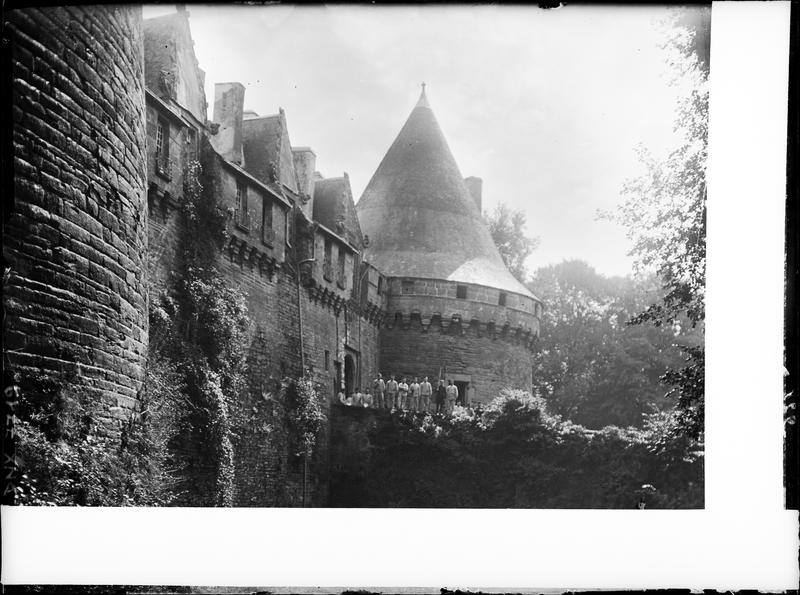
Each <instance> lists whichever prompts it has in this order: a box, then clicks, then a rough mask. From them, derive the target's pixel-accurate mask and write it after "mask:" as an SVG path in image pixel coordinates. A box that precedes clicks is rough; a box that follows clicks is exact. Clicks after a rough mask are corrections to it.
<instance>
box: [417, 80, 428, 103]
mask: <svg viewBox="0 0 800 595" xmlns="http://www.w3.org/2000/svg"><path fill="white" fill-rule="evenodd" d="M416 107H427V108H428V109H430V107H431V106H430V105H428V97H427V96H426V95H425V83H424V82H423V83H422V93H420V95H419V101H417V105H416Z"/></svg>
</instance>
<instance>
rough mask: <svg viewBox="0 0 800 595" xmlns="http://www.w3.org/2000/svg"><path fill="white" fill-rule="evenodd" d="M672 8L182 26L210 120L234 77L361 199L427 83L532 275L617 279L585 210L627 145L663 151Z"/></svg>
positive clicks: (193, 14) (605, 188)
mask: <svg viewBox="0 0 800 595" xmlns="http://www.w3.org/2000/svg"><path fill="white" fill-rule="evenodd" d="M172 10H174V7H167V6H159V7H156V6H145V10H144V16H145V17H146V18H147V17H150V16H158V15H160V14H163V13H165V12H170V11H172ZM670 10H673V9H670V8H668V7H666V6H647V5H645V6H638V7H628V6H616V7H614V6H567V7H562V8H559V9H557V10H542V9H539V8H536V7H526V6H394V7H385V6H384V7H374V6H328V7H293V6H282V5H275V6H257V7H254V6H214V5H191V6H190V7H189V15H190V18H189V20H190V25H191V29H192V36H193V38H194V41H195V52H196V54H197V58H198V61H199V64H200V67H201V68H202V69H203V70H204V71H205V72H206V97H207V98H208V101H209V118H211V117H212V116H213V113H212V110H213V98H214V91H213V89H214V84H215V83H220V82H231V81H238V82H241V83H242V84H243V85H244V86H245V89H246V92H245V109H252V110H254V111H256V112H257V113H259V114H260V115H267V114H273V113H277V111H278V108H279V107H282V108H283V109H284V110H285V113H286V118H287V123H288V127H289V137H290V140H291V143H292V145H293V146H310V147H311V148H312V149H313V150H314V152H315V153H316V155H317V170H318V171H320V173H321V174H322V175H324V176H326V177H327V176H331V177H332V176H340V175H342V173H343V172H347V173H348V174H349V176H350V183H351V186H352V190H353V197H354V199H355V200H358V198H359V197H360V196H361V193H362V192H363V190H364V188H365V187H366V185H367V183H368V182H369V180H370V178H371V176H372V174H373V173H374V171H375V170H376V168H377V167H378V164H379V163H380V160H381V159H382V158H383V156H384V155H385V153H386V151H387V150H388V148H389V146H390V145H391V143H392V141H393V140H394V138H395V137H396V136H397V134H398V132H399V131H400V128H401V127H402V126H403V124H404V123H405V121H406V119H407V117H408V115H409V114H410V112H411V110H412V109H413V107H414V104H415V103H416V101H417V99H418V97H419V94H420V83H421V82H423V81H424V82H425V83H426V85H427V87H426V92H427V96H428V100H429V102H430V104H431V107H432V109H433V111H434V114H435V115H436V118H437V120H438V121H439V124H440V126H441V128H442V130H443V132H444V135H445V137H446V138H447V141H448V144H449V146H450V149H451V151H452V153H453V155H454V157H455V159H456V162H457V163H458V165H459V168H460V170H461V173H462V175H463V176H464V177H467V176H477V177H480V178H482V179H483V208H484V210H492V209H493V208H494V207H495V206H496V205H497V204H498V203H501V202H503V203H506V204H507V205H508V206H510V207H511V208H513V209H517V210H522V211H524V212H525V214H526V217H527V222H528V233H529V235H532V236H538V237H539V238H540V246H539V247H538V248H537V249H536V250H535V251H534V252H533V254H532V255H531V256H530V258H529V259H528V261H527V265H528V268H529V269H530V270H534V269H536V268H538V267H540V266H546V265H549V264H556V263H559V262H561V261H562V260H565V259H572V258H578V259H583V260H586V261H587V262H588V263H589V264H591V265H592V266H594V267H595V268H596V269H597V270H598V271H599V272H601V273H604V274H606V275H624V274H627V273H629V272H631V270H632V260H631V258H630V257H629V256H628V254H627V253H628V251H629V249H630V243H629V241H628V240H627V239H626V237H625V230H624V229H623V228H622V227H621V226H619V225H617V224H615V223H611V222H608V221H605V220H598V217H597V212H598V210H613V209H614V208H615V206H616V205H618V204H619V203H620V202H621V201H622V198H621V196H620V189H621V187H622V185H623V183H624V181H625V180H626V179H628V178H630V177H633V176H635V175H637V173H640V171H641V170H640V166H639V163H638V159H637V157H636V153H635V148H636V147H637V145H639V144H641V145H643V146H645V147H647V148H648V149H650V150H651V151H652V152H654V153H655V154H656V155H659V154H664V153H665V151H666V150H667V149H668V148H669V147H670V146H672V145H673V144H674V143H675V142H676V139H675V136H674V133H673V122H674V109H675V104H676V98H677V94H678V93H679V89H678V88H676V87H674V86H670V84H669V80H670V77H669V72H668V67H667V65H666V62H665V53H664V50H663V49H662V48H661V47H660V45H659V44H660V42H661V41H663V39H664V36H665V35H666V34H667V33H666V32H665V31H664V29H663V27H659V23H660V22H663V20H664V19H665V18H666V17H667V16H668V14H669V12H670Z"/></svg>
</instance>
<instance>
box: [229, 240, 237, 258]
mask: <svg viewBox="0 0 800 595" xmlns="http://www.w3.org/2000/svg"><path fill="white" fill-rule="evenodd" d="M237 243H238V240H237V239H236V236H231V239H230V240H229V241H228V246H227V248H228V258H229V259H230V261H231V262H233V257H234V255H235V254H236V244H237Z"/></svg>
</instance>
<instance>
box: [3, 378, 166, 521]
mask: <svg viewBox="0 0 800 595" xmlns="http://www.w3.org/2000/svg"><path fill="white" fill-rule="evenodd" d="M17 413H18V417H17V420H16V422H15V425H14V430H15V438H16V440H15V447H16V448H15V458H16V465H17V481H16V485H15V494H14V495H15V501H16V503H17V504H33V505H58V506H69V505H79V506H134V505H138V506H142V505H149V506H153V505H164V504H169V503H170V502H171V501H172V499H173V494H172V492H171V478H170V476H169V473H168V472H167V471H166V461H167V458H168V456H167V451H166V443H165V442H166V441H165V435H164V434H163V433H162V431H161V430H162V429H161V428H158V427H153V426H151V425H148V424H142V423H135V422H134V421H133V420H131V422H130V423H129V424H127V426H126V427H124V428H123V429H122V435H121V440H120V441H119V443H116V442H108V441H107V440H106V439H104V438H103V437H102V432H98V431H97V424H98V414H99V411H98V408H97V406H96V404H94V403H90V402H89V401H88V399H86V398H85V397H84V396H83V395H81V394H71V393H65V392H64V391H63V389H61V388H60V387H59V386H57V384H56V383H55V382H54V381H52V380H49V379H43V378H25V379H23V381H22V383H21V390H20V400H19V403H18V411H17Z"/></svg>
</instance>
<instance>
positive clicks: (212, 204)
mask: <svg viewBox="0 0 800 595" xmlns="http://www.w3.org/2000/svg"><path fill="white" fill-rule="evenodd" d="M204 148H205V149H207V147H204ZM204 152H205V153H206V154H211V153H209V152H208V151H207V150H206V151H204ZM212 158H213V157H212ZM217 195H218V192H217V189H216V188H215V181H214V178H213V176H212V175H209V174H207V173H205V172H204V168H203V167H201V165H200V163H197V162H192V163H190V164H189V165H188V166H187V168H186V171H185V175H184V188H183V198H182V202H181V226H180V228H179V229H180V231H179V235H178V256H179V266H178V267H177V268H176V270H175V271H174V273H173V278H172V279H171V280H170V282H169V286H168V289H167V290H166V291H163V290H162V291H160V292H158V293H156V294H155V295H152V296H151V333H150V334H151V336H150V348H151V357H155V358H157V359H159V358H160V359H162V360H167V361H169V362H170V363H171V365H172V366H174V369H175V370H176V372H177V373H178V375H179V376H180V378H181V381H182V383H183V386H184V404H185V414H184V416H183V417H182V419H181V420H180V422H179V424H178V425H179V426H180V427H181V431H180V432H179V433H178V434H177V435H176V436H175V439H174V440H173V443H172V447H173V451H174V452H176V453H178V454H177V455H176V457H177V458H178V459H180V460H179V462H178V463H177V466H178V467H179V468H181V469H183V470H184V471H185V470H188V469H189V468H191V469H192V470H193V471H194V472H197V471H198V470H200V471H201V474H202V475H205V476H206V477H205V478H200V477H195V476H193V477H191V478H190V477H188V474H187V473H180V472H179V474H180V475H182V476H183V480H184V484H185V487H186V489H185V490H184V493H183V498H184V500H186V502H185V503H187V504H201V505H214V506H231V505H233V492H234V465H235V461H234V448H233V441H234V435H235V432H236V428H237V426H238V425H239V424H238V419H239V417H241V415H240V413H239V408H238V398H237V397H238V395H239V394H240V393H241V391H243V390H244V388H245V350H246V347H245V346H246V344H247V341H246V339H247V335H248V330H249V319H248V312H247V305H246V302H245V297H244V295H243V294H242V293H241V291H239V290H238V289H237V288H231V287H228V286H227V285H226V283H225V282H224V281H223V279H222V275H221V274H220V273H219V271H218V270H217V268H216V260H217V256H218V254H219V249H220V247H221V246H222V244H223V242H224V240H225V237H226V235H225V234H226V232H225V217H226V216H225V213H224V211H223V210H222V209H221V208H220V206H219V205H218V204H217V201H216V197H217ZM203 470H205V472H203ZM204 480H205V481H206V484H207V485H205V486H202V485H198V482H200V483H202V482H203V481H204ZM190 493H191V494H194V495H195V496H194V497H191V496H188V494H190ZM198 497H199V500H197V498H198Z"/></svg>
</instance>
